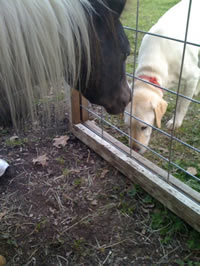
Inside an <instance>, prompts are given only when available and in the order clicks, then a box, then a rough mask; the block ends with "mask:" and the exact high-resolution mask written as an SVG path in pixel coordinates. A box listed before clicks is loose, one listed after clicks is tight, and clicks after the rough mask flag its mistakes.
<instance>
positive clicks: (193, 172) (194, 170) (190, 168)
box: [187, 167, 197, 175]
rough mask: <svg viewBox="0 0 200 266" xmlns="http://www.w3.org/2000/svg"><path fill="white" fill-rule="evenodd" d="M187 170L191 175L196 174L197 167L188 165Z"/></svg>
mask: <svg viewBox="0 0 200 266" xmlns="http://www.w3.org/2000/svg"><path fill="white" fill-rule="evenodd" d="M187 172H188V173H190V174H191V175H196V174H197V169H196V168H195V167H188V169H187Z"/></svg>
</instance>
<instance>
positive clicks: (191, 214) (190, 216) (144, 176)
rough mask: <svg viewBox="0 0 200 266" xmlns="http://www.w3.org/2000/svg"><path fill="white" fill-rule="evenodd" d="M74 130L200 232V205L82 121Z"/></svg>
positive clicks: (106, 158) (90, 145) (126, 174)
mask: <svg viewBox="0 0 200 266" xmlns="http://www.w3.org/2000/svg"><path fill="white" fill-rule="evenodd" d="M73 133H74V135H75V136H76V137H78V138H79V139H80V140H81V141H83V142H84V143H85V144H86V145H88V146H89V147H90V148H91V149H93V150H94V151H96V152H97V153H98V154H99V155H100V156H102V157H103V158H104V159H105V160H107V161H108V162H109V163H111V164H112V165H113V166H114V167H116V168H117V169H118V170H119V171H120V172H122V173H123V174H124V175H125V176H127V177H128V178H129V179H130V180H132V181H133V182H134V183H136V184H139V185H140V186H141V187H142V188H143V189H144V190H145V191H147V192H148V193H149V194H150V195H152V196H153V197H155V198H156V199H157V200H159V201H160V202H161V203H162V204H163V205H165V206H166V207H167V208H169V209H170V210H171V211H172V212H174V213H175V214H176V215H178V216H179V217H181V218H182V219H183V220H185V221H186V222H187V223H188V224H190V225H191V226H192V227H194V228H195V229H196V230H197V231H199V232H200V205H199V204H198V203H197V202H195V201H194V200H192V199H190V198H189V197H187V196H186V195H185V193H182V192H180V191H178V190H177V189H176V188H174V187H173V186H171V185H170V184H168V183H167V182H166V181H165V180H162V179H161V178H160V177H159V176H158V175H157V174H155V173H153V172H152V171H150V170H149V169H147V168H146V167H144V166H143V165H141V164H140V163H138V162H137V160H135V159H133V158H132V157H130V156H128V155H127V154H125V153H124V152H122V151H120V150H119V149H117V148H116V147H114V145H113V144H110V143H108V142H107V141H105V140H104V139H102V138H101V137H99V136H98V135H97V134H96V133H94V132H92V131H91V130H90V129H88V128H87V127H86V126H85V125H83V124H77V125H74V126H73Z"/></svg>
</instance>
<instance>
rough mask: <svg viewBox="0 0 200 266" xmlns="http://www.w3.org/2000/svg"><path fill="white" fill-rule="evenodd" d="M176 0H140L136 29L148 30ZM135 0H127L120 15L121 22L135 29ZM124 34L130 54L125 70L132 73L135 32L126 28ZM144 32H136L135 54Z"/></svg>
mask: <svg viewBox="0 0 200 266" xmlns="http://www.w3.org/2000/svg"><path fill="white" fill-rule="evenodd" d="M178 2H179V1H178V0H154V1H152V0H142V1H140V3H139V16H138V30H142V31H148V30H149V29H150V28H151V27H152V26H153V25H154V24H155V23H156V22H157V20H158V19H159V18H160V17H161V16H162V15H163V14H164V13H165V12H166V11H167V10H168V9H169V8H170V7H172V6H173V5H175V4H176V3H178ZM136 10H137V0H129V1H128V4H127V6H126V9H125V11H124V12H123V15H122V17H121V21H122V24H123V25H124V26H128V27H131V28H134V29H136V17H137V12H136ZM126 34H127V36H128V39H129V41H130V45H131V56H130V57H129V58H128V60H127V62H128V64H127V72H128V73H133V61H134V58H133V54H134V50H135V32H133V31H130V30H126ZM143 36H144V34H143V33H138V41H137V44H136V51H137V52H136V54H137V53H138V50H139V47H140V44H141V41H142V38H143Z"/></svg>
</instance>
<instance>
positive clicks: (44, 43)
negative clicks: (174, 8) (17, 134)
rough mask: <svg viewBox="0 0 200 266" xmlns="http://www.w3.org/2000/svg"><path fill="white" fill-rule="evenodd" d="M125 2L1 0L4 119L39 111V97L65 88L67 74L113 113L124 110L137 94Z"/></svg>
mask: <svg viewBox="0 0 200 266" xmlns="http://www.w3.org/2000/svg"><path fill="white" fill-rule="evenodd" d="M125 4H126V0H76V1H74V0H43V1H41V0H29V1H27V0H15V1H13V0H0V121H8V120H9V117H10V118H11V121H12V123H13V125H16V123H17V121H18V120H20V118H21V116H24V115H25V116H26V115H27V114H30V117H34V114H35V112H37V108H36V102H37V100H38V99H44V98H45V97H48V96H49V94H50V93H52V90H53V94H54V93H55V94H56V95H59V93H60V92H63V79H64V80H65V82H66V83H67V84H68V85H69V86H70V87H73V88H75V89H77V90H79V91H80V92H81V93H82V95H84V96H85V97H86V98H87V99H88V100H89V101H90V102H91V103H93V104H97V105H100V106H103V107H104V108H105V109H106V111H107V112H108V113H110V114H118V113H121V112H123V111H124V109H125V107H126V105H127V104H128V102H129V101H130V100H131V92H130V89H129V86H128V84H127V80H126V73H125V60H126V58H127V56H128V55H129V53H130V47H129V42H128V39H127V37H126V35H125V32H124V30H123V27H122V24H121V22H120V15H121V13H122V12H123V9H124V7H125ZM50 88H51V89H50ZM50 91H51V92H50Z"/></svg>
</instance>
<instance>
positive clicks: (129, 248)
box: [0, 121, 200, 266]
mask: <svg viewBox="0 0 200 266" xmlns="http://www.w3.org/2000/svg"><path fill="white" fill-rule="evenodd" d="M14 135H15V132H13V131H12V130H10V129H5V128H1V130H0V136H1V139H0V158H3V159H5V160H7V161H8V162H9V164H10V165H11V168H10V170H9V171H8V173H7V174H6V175H5V176H3V177H1V178H0V255H3V256H4V257H5V258H6V260H7V264H6V265H10V266H11V265H12V266H15V265H16V266H22V265H31V266H32V265H37V266H53V265H55V266H57V265H84V266H86V265H87V266H90V265H91V266H96V265H111V266H127V265H200V264H199V261H200V251H199V249H196V248H189V247H188V245H187V241H188V239H187V237H188V234H186V231H188V230H189V227H188V226H186V224H184V225H182V229H181V230H178V231H177V232H176V233H174V234H173V235H172V234H171V233H170V229H171V228H172V227H173V226H174V225H173V224H167V225H162V224H160V227H159V226H158V227H157V229H154V228H155V226H154V227H153V226H152V225H153V223H154V225H155V217H158V218H159V215H158V216H156V214H159V213H160V215H164V213H165V215H166V219H167V216H168V215H169V212H164V211H163V210H164V208H163V207H161V206H160V205H159V204H158V203H156V202H155V201H154V200H147V199H148V198H149V196H148V195H147V194H146V193H145V192H144V191H142V190H141V189H140V188H139V187H137V186H134V185H133V184H132V183H131V182H130V181H129V180H128V179H127V178H126V177H125V176H123V175H122V174H120V173H119V172H118V171H117V170H116V169H114V168H113V167H111V166H110V165H109V164H108V163H107V162H105V161H104V160H103V159H101V158H100V157H99V156H98V155H97V154H95V153H94V152H93V151H92V150H90V149H89V148H88V147H87V146H85V145H84V144H82V143H81V142H80V141H79V140H78V139H76V138H75V137H74V136H73V135H72V134H70V132H69V131H68V128H67V125H66V121H65V123H63V126H60V127H59V128H49V129H44V128H43V129H39V130H37V131H35V132H31V131H27V132H26V133H20V134H17V136H18V138H15V137H14V138H13V136H14ZM61 136H65V137H63V138H60V137H61ZM67 137H69V138H67ZM55 138H57V139H56V140H55ZM41 156H42V157H41ZM161 210H162V212H161ZM153 218H154V220H153ZM162 218H163V217H162ZM158 223H159V219H158ZM164 227H165V228H166V229H167V230H166V235H167V234H168V233H169V236H168V237H169V241H163V240H166V235H165V236H163V235H162V234H161V231H163V228H164Z"/></svg>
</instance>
